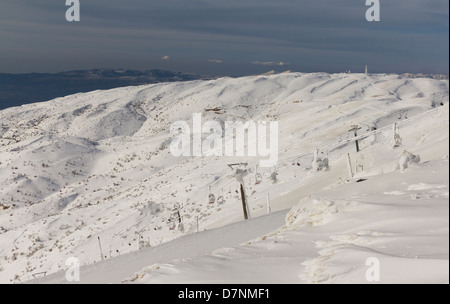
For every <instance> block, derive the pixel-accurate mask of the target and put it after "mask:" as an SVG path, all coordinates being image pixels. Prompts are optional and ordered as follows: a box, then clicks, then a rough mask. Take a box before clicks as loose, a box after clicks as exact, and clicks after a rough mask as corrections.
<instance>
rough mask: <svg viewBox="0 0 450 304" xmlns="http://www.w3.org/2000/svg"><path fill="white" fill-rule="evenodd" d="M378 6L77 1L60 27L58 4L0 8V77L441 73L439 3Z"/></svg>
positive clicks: (445, 10) (323, 0) (7, 3)
mask: <svg viewBox="0 0 450 304" xmlns="http://www.w3.org/2000/svg"><path fill="white" fill-rule="evenodd" d="M380 2H381V22H367V21H366V19H365V13H366V10H367V9H368V7H367V6H366V5H365V0H276V1H275V0H221V1H218V0H128V1H126V0H80V3H81V22H77V23H69V22H67V21H66V19H65V12H66V10H67V8H68V7H66V6H65V0H39V1H37V0H0V73H2V72H3V73H24V72H58V71H66V70H74V69H92V68H126V69H141V70H144V69H153V68H159V69H167V70H172V71H179V72H193V73H200V74H210V75H232V76H237V75H245V74H252V73H259V72H264V71H268V70H277V71H283V70H294V71H302V72H318V71H319V72H342V71H347V70H351V71H353V72H363V70H364V65H365V64H367V65H369V68H370V71H371V72H387V73H390V72H395V73H404V72H411V73H419V72H422V73H444V74H448V70H449V1H448V0H380ZM163 58H164V59H163Z"/></svg>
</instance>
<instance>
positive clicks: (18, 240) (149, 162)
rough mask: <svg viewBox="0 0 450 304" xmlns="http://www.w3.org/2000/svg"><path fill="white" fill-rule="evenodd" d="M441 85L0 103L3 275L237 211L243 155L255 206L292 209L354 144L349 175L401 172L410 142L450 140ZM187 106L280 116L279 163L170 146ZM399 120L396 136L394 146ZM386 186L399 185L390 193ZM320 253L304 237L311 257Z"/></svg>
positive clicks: (117, 248) (253, 85) (249, 80)
mask: <svg viewBox="0 0 450 304" xmlns="http://www.w3.org/2000/svg"><path fill="white" fill-rule="evenodd" d="M448 89H449V87H448V81H447V80H433V79H424V78H420V79H419V78H417V79H410V78H406V77H402V76H395V75H361V74H334V75H330V74H325V73H316V74H300V73H290V74H281V75H272V76H253V77H244V78H238V79H232V78H222V79H218V80H211V81H191V82H177V83H169V84H156V85H146V86H139V87H127V88H119V89H113V90H108V91H95V92H91V93H85V94H76V95H72V96H67V97H64V98H58V99H55V100H52V101H49V102H46V103H38V104H32V105H26V106H23V107H20V108H11V109H6V110H3V111H0V155H1V157H0V204H1V205H0V257H1V258H0V282H3V283H10V282H23V281H26V280H29V279H33V278H34V277H39V276H43V275H45V274H47V275H48V274H50V273H53V272H56V271H59V270H64V269H65V268H66V260H67V259H68V258H70V257H76V258H78V259H79V260H80V262H81V264H82V265H87V264H92V263H94V262H96V263H99V261H100V260H103V259H106V260H109V259H113V258H115V257H118V256H124V254H126V253H130V252H135V251H138V250H140V249H141V250H146V249H147V247H148V246H152V247H155V246H157V245H159V244H162V243H167V242H169V241H171V240H175V239H177V238H179V237H181V236H185V235H189V234H193V236H194V235H196V232H197V229H198V230H199V231H203V230H205V229H207V230H210V229H212V228H216V227H221V226H223V225H226V224H230V223H234V222H237V221H240V220H242V206H241V205H240V194H239V191H238V190H239V188H238V186H239V185H238V183H237V182H236V179H235V177H234V175H233V172H232V171H231V170H230V168H229V166H228V165H229V164H231V163H247V168H248V169H249V174H248V176H247V177H246V178H245V180H244V183H245V186H246V193H247V196H248V202H249V206H250V208H249V209H250V210H249V211H250V214H251V217H252V218H254V217H257V216H259V215H263V214H265V213H266V210H267V204H266V201H267V195H269V197H270V203H271V208H272V210H273V211H278V210H286V209H290V208H292V207H295V206H297V205H298V203H299V201H301V200H302V199H304V198H307V197H309V196H310V195H313V194H317V193H321V191H323V190H327V189H330V188H333V187H336V185H337V184H338V185H339V184H345V182H346V181H347V180H350V177H349V174H348V168H347V157H348V154H349V153H350V154H351V155H350V160H351V169H352V172H353V175H354V178H357V179H358V178H361V179H364V178H367V176H377V175H379V174H388V173H389V172H396V174H401V173H399V171H397V168H398V166H399V156H400V154H401V153H402V152H403V151H404V150H407V151H408V152H410V153H412V154H413V155H416V154H418V155H420V157H421V163H424V162H427V161H430V160H436V159H441V160H442V158H443V157H444V156H445V153H447V155H448V147H447V148H445V147H444V146H443V145H442V144H440V145H438V147H440V148H439V150H437V148H436V150H433V149H434V148H429V146H431V144H432V143H441V142H444V143H445V140H447V141H448ZM441 104H442V105H444V107H441ZM445 111H447V112H445ZM193 113H202V119H203V120H204V121H216V122H218V123H219V124H220V125H221V126H224V123H225V122H226V121H250V120H252V121H278V122H279V140H278V145H279V149H278V165H277V166H276V167H275V168H260V167H258V166H257V165H258V163H259V159H258V158H254V159H253V158H251V159H248V158H247V157H238V156H235V157H219V156H211V157H178V158H176V157H174V156H173V155H172V154H171V153H170V143H171V142H172V139H173V134H171V133H170V127H171V125H172V124H173V123H174V122H176V121H186V122H188V123H189V124H192V122H193V117H192V114H193ZM415 118H416V119H415ZM394 123H398V125H399V131H398V132H399V134H400V135H401V137H402V141H401V144H402V146H401V147H399V148H396V149H394V148H392V145H391V140H392V138H393V136H394V134H392V126H393V125H394ZM352 125H359V126H360V127H362V129H360V130H359V133H358V136H359V138H360V146H361V150H362V151H365V152H364V153H360V154H355V153H354V142H353V141H352V140H354V135H353V133H350V132H348V131H349V130H350V129H351V127H352ZM444 127H446V128H447V129H444ZM385 143H386V144H385ZM317 149H319V151H318V152H316V151H317ZM422 149H425V150H427V149H429V150H427V151H428V152H426V153H423V151H422ZM445 151H447V152H445ZM366 152H367V153H366ZM315 153H317V156H318V158H319V156H320V157H321V158H322V159H323V158H325V155H326V154H328V157H327V162H328V166H327V170H312V169H313V159H314V157H315ZM447 166H448V163H447ZM413 167H414V165H413ZM407 172H409V168H407V169H406V170H405V174H407ZM439 178H440V179H441V178H442V176H439ZM364 183H365V182H363V183H358V185H363V184H364ZM443 183H444V184H445V182H443ZM417 184H419V183H417ZM426 184H429V183H426ZM299 187H300V188H302V191H296V190H297V189H299ZM447 188H448V183H447ZM393 191H399V192H402V193H403V192H404V190H401V189H400V190H399V189H390V190H389V191H386V192H393ZM427 191H428V190H427ZM429 191H434V190H433V189H431V190H429ZM440 191H441V190H440ZM442 191H444V193H443V194H442V193H441V194H439V195H440V196H441V197H444V199H445V189H444V190H442ZM430 193H431V192H430ZM209 194H214V195H215V197H216V198H217V199H216V200H215V202H214V204H210V202H209V200H208V197H209ZM405 195H406V196H405V197H407V194H405ZM408 195H409V194H408ZM417 195H418V196H419V197H422V196H421V195H422V194H417ZM426 195H432V194H426ZM219 198H220V199H219ZM343 199H348V198H346V197H345V196H343ZM361 199H362V200H363V198H361ZM321 200H322V199H321V198H320V197H319V198H318V199H317V201H321ZM405 201H407V200H405ZM447 203H448V192H447ZM334 205H336V203H334ZM351 205H353V203H352V204H351ZM346 208H347V207H346ZM325 209H326V208H325ZM320 210H322V209H320ZM346 210H347V209H346ZM441 211H444V212H443V214H445V210H441ZM286 212H287V211H286ZM361 212H362V211H361ZM380 212H382V211H380ZM178 214H179V215H178ZM313 214H314V213H313ZM313 214H309V217H312V216H313ZM441 214H442V212H441ZM447 214H448V213H447ZM441 224H442V225H441V226H440V228H439V229H441V230H442V231H445V222H441ZM296 227H297V228H300V229H303V228H301V227H303V226H296ZM257 228H258V226H257V225H256V228H255V229H257ZM330 228H331V229H333V227H330ZM389 228H390V227H387V229H389ZM380 229H382V228H380ZM261 231H262V230H261ZM265 233H267V232H262V233H261V234H265ZM249 236H250V235H249ZM447 238H448V226H447ZM99 240H100V243H101V245H102V246H101V247H102V251H101V253H100V250H99ZM274 244H275V243H274ZM269 245H270V244H269ZM218 246H220V244H218ZM269 247H270V246H269ZM144 248H145V249H144ZM155 248H156V247H155ZM152 249H153V248H152ZM155 250H156V249H155ZM431 251H432V250H431ZM431 251H430V252H431ZM201 253H202V254H204V252H203V251H201ZM316 253H317V251H316V250H315V249H314V248H311V255H310V258H311V259H312V258H314V254H316ZM440 256H444V257H445V252H443V251H441V253H440ZM111 261H112V260H111ZM106 262H107V261H105V263H106ZM169 262H170V261H169ZM303 262H304V261H302V263H303ZM149 266H150V265H149ZM321 267H322V266H321ZM324 267H325V266H324ZM82 270H83V268H82ZM81 274H82V275H81V276H82V277H83V272H81ZM131 275H132V274H125V275H124V276H122V277H120V278H116V279H117V281H119V282H120V281H121V280H124V279H126V278H128V277H129V276H131ZM310 281H315V279H312V280H310Z"/></svg>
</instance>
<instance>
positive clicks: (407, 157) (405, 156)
mask: <svg viewBox="0 0 450 304" xmlns="http://www.w3.org/2000/svg"><path fill="white" fill-rule="evenodd" d="M417 163H420V156H419V155H414V154H412V153H410V152H408V151H406V150H405V151H403V153H402V154H401V155H400V160H399V163H398V166H399V169H400V170H402V171H404V170H406V169H408V168H409V167H410V166H411V164H417Z"/></svg>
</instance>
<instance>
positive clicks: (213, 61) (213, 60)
mask: <svg viewBox="0 0 450 304" xmlns="http://www.w3.org/2000/svg"><path fill="white" fill-rule="evenodd" d="M208 62H211V63H222V62H223V60H220V59H209V60H208Z"/></svg>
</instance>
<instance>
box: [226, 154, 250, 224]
mask: <svg viewBox="0 0 450 304" xmlns="http://www.w3.org/2000/svg"><path fill="white" fill-rule="evenodd" d="M247 166H248V163H237V164H229V165H228V167H230V169H231V170H235V173H234V175H235V177H236V180H237V181H238V183H239V184H240V185H241V186H240V189H241V200H242V209H243V211H244V219H245V220H248V219H249V216H250V212H249V209H248V204H247V198H246V195H245V189H244V177H245V176H247V175H248V174H249V170H248V169H247Z"/></svg>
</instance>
